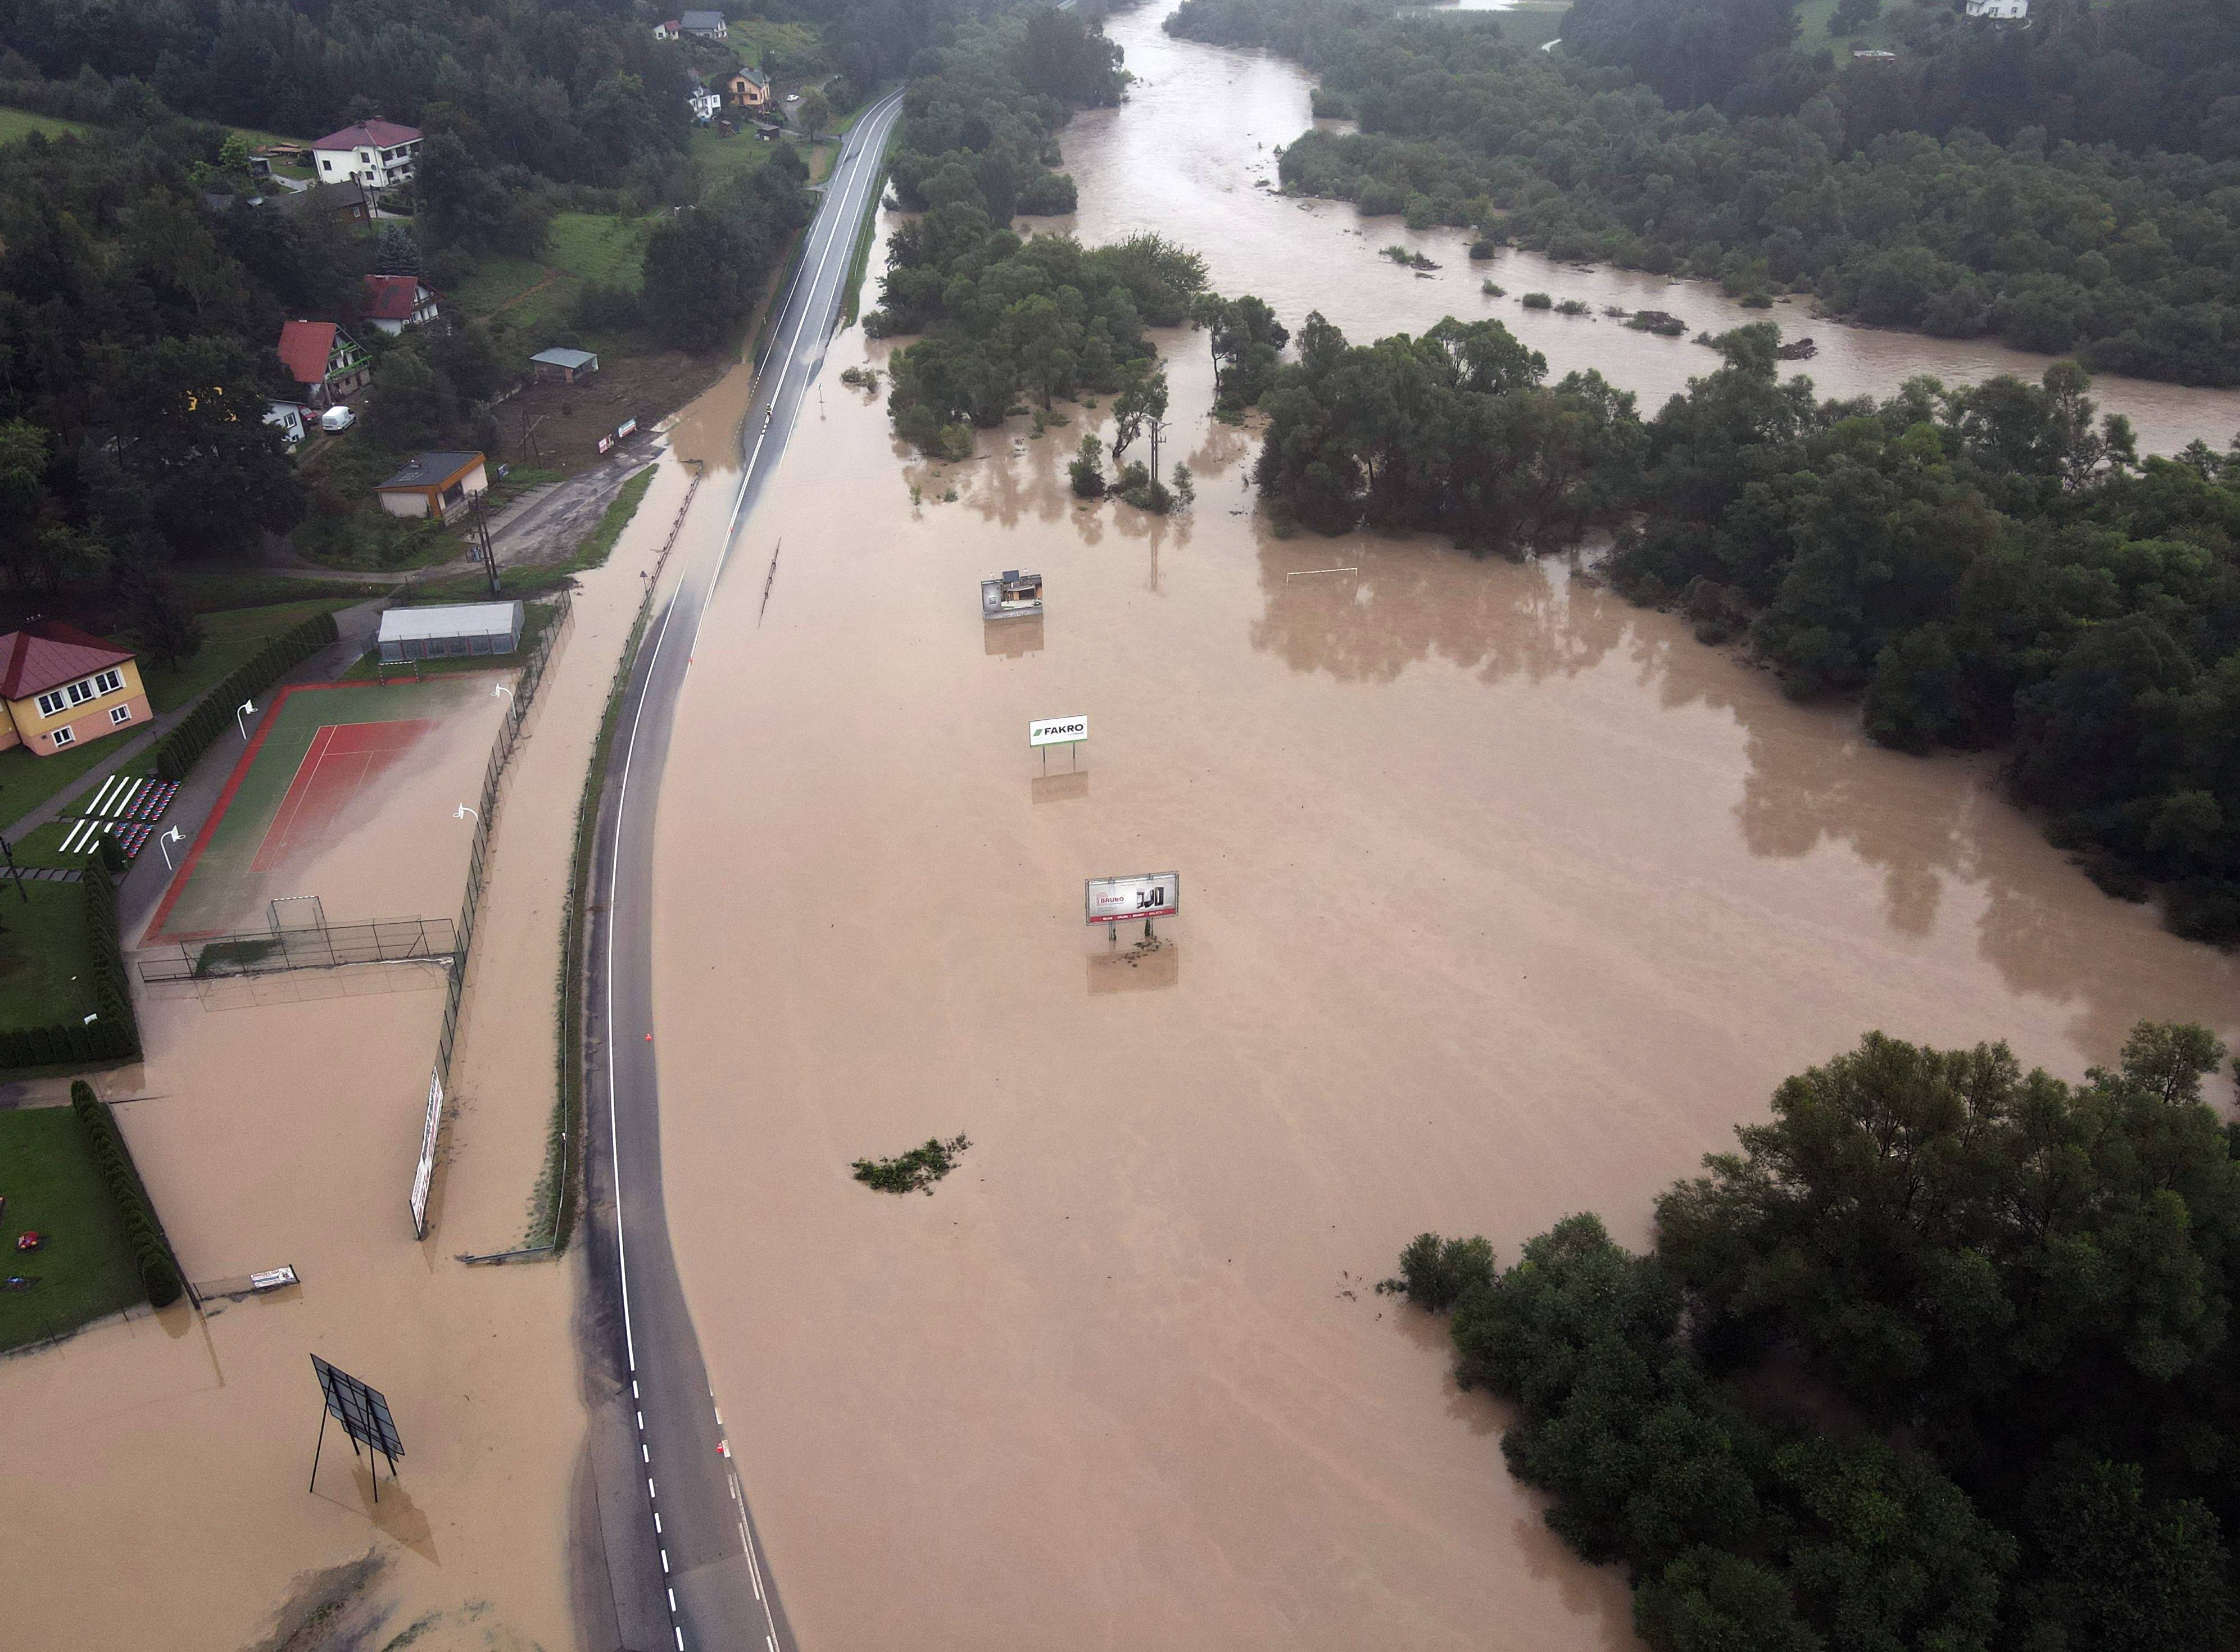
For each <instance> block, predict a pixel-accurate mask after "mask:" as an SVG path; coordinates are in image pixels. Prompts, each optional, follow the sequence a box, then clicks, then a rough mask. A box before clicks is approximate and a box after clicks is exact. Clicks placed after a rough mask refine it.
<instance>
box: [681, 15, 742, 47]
mask: <svg viewBox="0 0 2240 1652" xmlns="http://www.w3.org/2000/svg"><path fill="white" fill-rule="evenodd" d="M677 27H678V28H679V29H682V30H683V31H684V32H685V33H686V34H688V35H697V36H699V37H701V38H702V39H703V40H728V39H730V35H731V31H730V30H729V29H726V28H725V27H724V26H723V13H722V12H720V11H688V12H686V13H685V14H684V15H683V17H680V18H678V19H677Z"/></svg>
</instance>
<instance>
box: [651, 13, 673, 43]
mask: <svg viewBox="0 0 2240 1652" xmlns="http://www.w3.org/2000/svg"><path fill="white" fill-rule="evenodd" d="M677 33H678V27H677V19H676V18H674V17H671V18H670V20H669V21H668V22H667V23H656V24H654V25H653V37H654V38H655V39H656V40H674V39H676V38H677Z"/></svg>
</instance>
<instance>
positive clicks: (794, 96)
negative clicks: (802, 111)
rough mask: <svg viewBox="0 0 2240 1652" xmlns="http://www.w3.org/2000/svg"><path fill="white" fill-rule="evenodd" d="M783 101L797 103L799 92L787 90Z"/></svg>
mask: <svg viewBox="0 0 2240 1652" xmlns="http://www.w3.org/2000/svg"><path fill="white" fill-rule="evenodd" d="M785 101H786V102H787V103H799V102H800V101H801V94H800V93H799V92H788V93H787V94H786V95H785Z"/></svg>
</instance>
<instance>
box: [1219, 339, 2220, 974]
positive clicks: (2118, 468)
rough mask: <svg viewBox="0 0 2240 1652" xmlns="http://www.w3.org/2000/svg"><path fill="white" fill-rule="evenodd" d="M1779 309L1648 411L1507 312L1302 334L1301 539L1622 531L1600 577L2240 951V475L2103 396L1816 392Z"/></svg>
mask: <svg viewBox="0 0 2240 1652" xmlns="http://www.w3.org/2000/svg"><path fill="white" fill-rule="evenodd" d="M1779 338H1780V334H1779V331H1778V330H1777V328H1775V327H1774V326H1773V325H1772V324H1771V323H1758V324H1757V325H1755V326H1751V327H1746V328H1743V329H1739V330H1737V331H1735V332H1733V333H1730V334H1728V335H1726V336H1724V337H1723V338H1722V339H1720V340H1719V341H1718V348H1719V350H1720V353H1721V356H1722V357H1723V365H1722V366H1721V367H1720V368H1719V370H1717V371H1716V372H1713V373H1711V374H1709V375H1707V376H1703V377H1701V378H1698V379H1696V380H1693V381H1691V382H1690V386H1689V389H1688V391H1687V393H1686V394H1685V395H1683V396H1674V397H1673V398H1671V400H1670V401H1669V402H1668V403H1666V404H1665V405H1664V407H1663V409H1661V410H1659V411H1658V412H1657V415H1656V416H1655V417H1654V418H1651V419H1648V420H1646V421H1644V420H1643V419H1642V418H1641V417H1640V416H1638V414H1637V412H1636V411H1635V409H1634V405H1633V398H1632V397H1631V396H1630V395H1627V394H1623V393H1620V392H1617V391H1615V390H1612V389H1611V388H1610V386H1609V385H1608V384H1607V383H1604V382H1603V380H1602V379H1601V378H1600V377H1599V376H1597V375H1596V374H1593V373H1583V374H1582V373H1575V374H1572V375H1570V376H1568V377H1566V378H1565V379H1564V380H1563V381H1562V382H1561V383H1558V384H1556V385H1554V386H1550V385H1548V384H1546V383H1545V382H1544V380H1545V376H1546V363H1545V361H1544V360H1543V358H1542V357H1541V356H1539V355H1538V353H1537V352H1536V351H1531V350H1526V349H1525V348H1524V347H1523V345H1522V344H1520V343H1518V342H1517V340H1516V339H1515V338H1514V337H1513V336H1511V335H1510V333H1509V332H1508V330H1506V329H1505V328H1503V326H1502V325H1501V323H1498V322H1495V321H1483V322H1476V323H1461V322H1457V321H1455V320H1453V319H1452V318H1451V317H1450V318H1449V319H1448V320H1446V321H1443V322H1442V323H1439V324H1438V325H1437V326H1436V327H1434V328H1432V329H1431V330H1430V331H1429V332H1428V333H1426V334H1425V335H1424V336H1423V337H1422V338H1420V339H1418V338H1410V337H1407V336H1397V337H1393V338H1386V339H1381V340H1379V341H1377V343H1374V344H1371V345H1366V346H1360V345H1351V344H1349V343H1347V342H1346V340H1345V339H1344V337H1343V335H1342V334H1340V333H1339V332H1338V331H1337V330H1336V329H1335V328H1332V327H1331V326H1330V324H1329V323H1327V322H1325V321H1324V320H1323V318H1322V317H1321V316H1319V315H1316V316H1309V317H1308V319H1307V322H1306V324H1305V326H1304V327H1303V329H1302V330H1301V332H1300V335H1299V341H1298V344H1299V347H1298V359H1297V361H1296V362H1290V363H1285V364H1284V365H1283V367H1282V368H1281V369H1279V370H1278V371H1277V373H1276V375H1275V378H1274V386H1273V388H1272V389H1271V390H1270V391H1269V392H1268V393H1267V394H1266V395H1265V396H1263V398H1262V406H1263V409H1264V410H1265V411H1266V413H1267V415H1268V425H1267V435H1266V439H1265V442H1264V443H1263V447H1262V450H1261V452H1260V455H1259V456H1258V459H1257V462H1256V476H1257V480H1258V482H1259V485H1260V488H1261V490H1262V493H1263V498H1264V499H1265V500H1266V502H1267V504H1268V507H1269V509H1270V511H1271V512H1272V513H1273V514H1274V515H1275V516H1276V518H1277V523H1278V524H1279V526H1282V525H1283V524H1287V523H1297V524H1302V525H1304V526H1307V527H1311V528H1314V529H1317V530H1320V531H1323V532H1326V533H1341V532H1344V531H1346V530H1349V529H1350V528H1352V527H1354V526H1356V525H1357V524H1358V523H1364V522H1365V523H1369V524H1370V525H1372V526H1376V527H1380V528H1385V529H1417V530H1431V531H1437V532H1442V533H1446V534H1449V535H1450V536H1453V537H1454V538H1455V540H1456V541H1457V543H1459V544H1462V545H1463V546H1465V547H1467V548H1469V549H1471V550H1512V551H1516V550H1532V549H1536V548H1545V547H1551V546H1557V545H1563V544H1568V543H1572V542H1573V541H1575V540H1576V539H1577V536H1578V534H1579V533H1580V531H1581V530H1582V529H1583V528H1584V527H1585V526H1587V525H1588V524H1590V523H1595V522H1602V523H1608V524H1610V525H1612V526H1614V527H1616V528H1617V529H1618V530H1619V532H1618V536H1617V544H1616V547H1615V549H1614V550H1613V551H1612V553H1611V555H1610V557H1609V558H1608V560H1607V562H1606V563H1604V564H1603V568H1604V570H1605V572H1606V573H1607V575H1608V576H1609V577H1610V579H1611V580H1612V582H1613V583H1615V584H1616V585H1617V587H1618V588H1619V589H1620V590H1623V591H1624V592H1625V593H1626V594H1628V595H1629V596H1633V597H1635V598H1636V599H1637V600H1640V601H1643V602H1646V603H1657V604H1662V605H1671V606H1677V607H1679V608H1681V609H1683V610H1684V611H1685V613H1686V614H1687V615H1688V616H1689V617H1690V620H1691V621H1692V622H1693V623H1694V624H1695V627H1696V629H1697V635H1698V636H1700V637H1702V638H1703V640H1704V641H1706V642H1712V643H1717V642H1725V641H1729V640H1734V639H1741V638H1747V639H1748V641H1749V643H1750V645H1751V646H1752V647H1753V648H1754V649H1756V650H1757V653H1758V654H1759V655H1760V656H1762V657H1763V658H1765V659H1766V660H1768V661H1770V663H1772V664H1773V665H1774V666H1775V667H1776V669H1777V670H1778V671H1779V672H1780V673H1781V676H1782V681H1783V685H1784V687H1785V688H1786V689H1788V690H1789V691H1790V693H1791V694H1792V695H1794V696H1797V697H1799V698H1810V697H1814V696H1823V695H1827V694H1833V693H1858V694H1863V696H1864V703H1865V723H1866V728H1867V730H1868V732H1869V734H1870V735H1871V736H1873V737H1874V738H1875V739H1876V740H1877V741H1879V742H1881V743H1883V744H1886V745H1890V746H1893V747H1897V748H1898V749H1903V750H1907V751H1915V752H1923V751H1927V750H1930V749H1934V748H1936V747H1939V746H1943V747H1957V748H1962V749H1988V748H1998V747H2003V748H2005V749H2008V750H2009V751H2010V754H2011V761H2010V764H2009V767H2008V771H2007V772H2008V778H2009V784H2010V789H2011V790H2012V792H2013V794H2014V796H2016V798H2017V800H2018V801H2020V802H2022V803H2025V804H2028V805H2030V806H2032V807H2034V808H2037V809H2040V810H2042V811H2043V815H2044V818H2045V820H2046V822H2047V829H2048V831H2049V834H2050V836H2052V837H2053V839H2054V840H2055V842H2057V843H2060V844H2062V845H2063V847H2066V848H2070V849H2075V850H2077V851H2078V852H2079V855H2080V856H2081V858H2082V861H2083V864H2084V866H2085V868H2086V869H2087V870H2088V871H2089V872H2090V874H2091V875H2092V876H2093V877H2094V878H2095V880H2096V881H2097V882H2098V883H2100V884H2101V886H2102V887H2103V889H2108V890H2109V891H2110V893H2114V894H2117V895H2121V896H2126V897H2128V898H2132V899H2143V898H2145V897H2146V896H2147V895H2148V894H2149V893H2150V886H2152V885H2159V886H2160V887H2161V892H2162V894H2163V897H2164V906H2165V910H2166V913H2167V916H2168V918H2169V922H2170V925H2171V927H2172V928H2173V929H2176V930H2177V932H2178V933H2180V934H2183V935H2186V936H2192V937H2194V938H2197V939H2200V940H2205V941H2211V942H2218V943H2229V942H2230V941H2233V940H2235V939H2240V457H2236V455H2235V454H2233V453H2223V454H2220V453H2217V452H2215V451H2213V450H2210V449H2209V448H2207V447H2206V446H2204V445H2203V444H2201V443H2195V444H2194V445H2193V446H2192V447H2190V448H2189V449H2187V450H2186V451H2185V452H2183V453H2182V454H2180V455H2179V456H2177V457H2176V458H2174V459H2159V458H2150V459H2147V460H2144V461H2143V462H2142V461H2141V460H2140V459H2139V458H2138V456H2137V452H2136V449H2135V444H2134V443H2133V440H2132V437H2131V433H2130V428H2129V426H2128V424H2127V423H2126V422H2125V421H2124V420H2123V419H2122V418H2121V417H2120V416H2110V417H2107V418H2099V417H2097V414H2096V410H2095V409H2094V407H2093V404H2092V403H2091V400H2090V397H2089V396H2088V395H2087V394H2086V391H2087V390H2088V388H2089V384H2090V380H2089V379H2088V377H2087V376H2086V375H2085V374H2084V373H2083V370H2081V369H2079V368H2077V366H2075V365H2074V364H2073V363H2055V364H2054V365H2053V366H2052V367H2050V368H2049V369H2048V370H2047V371H2046V373H2045V375H2044V376H2043V382H2042V383H2038V384H2036V385H2031V384H2026V383H2022V382H2020V381H2017V380H2015V379H2012V378H1997V379H1993V380H1991V381H1990V382H1988V383H1983V384H1979V385H1975V386H1971V387H1965V388H1961V389H1947V388H1946V387H1944V386H1943V385H1942V384H1940V383H1937V381H1935V380H1933V379H1928V378H1921V379H1915V380H1913V381H1910V383H1907V384H1906V385H1904V386H1903V388H1902V389H1901V390H1899V391H1898V393H1897V395H1895V396H1890V397H1888V398H1887V399H1884V400H1882V401H1876V400H1874V399H1872V398H1866V397H1862V398H1857V399H1854V400H1849V401H1835V400H1831V401H1821V400H1819V399H1818V398H1817V396H1815V395H1814V393H1813V390H1812V387H1811V384H1810V381H1809V380H1806V379H1802V378H1791V379H1790V380H1789V381H1787V382H1786V383H1784V382H1783V381H1782V380H1781V378H1780V376H1779V370H1780V363H1779V362H1778V360H1777V357H1776V356H1775V353H1774V352H1775V350H1776V349H1777V346H1778V343H1779Z"/></svg>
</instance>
